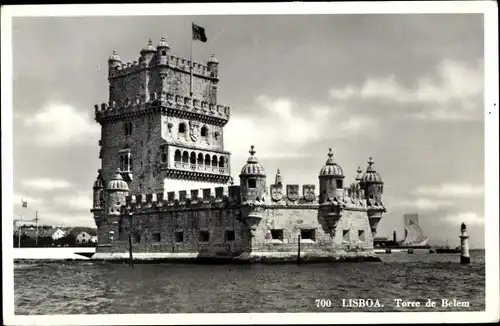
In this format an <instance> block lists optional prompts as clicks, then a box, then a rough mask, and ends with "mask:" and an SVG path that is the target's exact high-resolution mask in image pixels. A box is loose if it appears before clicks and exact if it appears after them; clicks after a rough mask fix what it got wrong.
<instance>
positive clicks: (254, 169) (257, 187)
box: [240, 145, 266, 202]
mask: <svg viewBox="0 0 500 326" xmlns="http://www.w3.org/2000/svg"><path fill="white" fill-rule="evenodd" d="M254 148H255V147H254V146H253V145H252V146H251V147H250V151H249V153H250V157H249V158H248V160H247V164H245V165H244V166H243V169H241V174H240V187H241V201H242V202H246V201H263V199H264V195H265V194H266V172H265V171H264V168H263V167H262V165H260V163H259V161H258V159H257V157H255V153H256V152H255V150H254Z"/></svg>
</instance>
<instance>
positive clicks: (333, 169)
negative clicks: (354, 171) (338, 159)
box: [319, 148, 344, 178]
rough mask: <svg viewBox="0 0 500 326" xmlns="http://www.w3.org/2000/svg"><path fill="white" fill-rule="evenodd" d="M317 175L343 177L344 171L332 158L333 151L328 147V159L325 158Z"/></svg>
mask: <svg viewBox="0 0 500 326" xmlns="http://www.w3.org/2000/svg"><path fill="white" fill-rule="evenodd" d="M319 176H320V177H323V176H331V177H338V178H343V177H344V172H343V171H342V168H341V167H340V165H338V164H337V163H335V160H334V159H333V153H332V149H331V148H330V149H329V152H328V159H327V160H326V164H325V166H323V167H322V168H321V170H320V171H319Z"/></svg>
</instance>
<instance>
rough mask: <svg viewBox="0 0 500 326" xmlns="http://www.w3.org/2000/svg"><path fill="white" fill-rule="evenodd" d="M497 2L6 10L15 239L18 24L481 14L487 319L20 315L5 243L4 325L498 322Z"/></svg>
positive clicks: (6, 170)
mask: <svg viewBox="0 0 500 326" xmlns="http://www.w3.org/2000/svg"><path fill="white" fill-rule="evenodd" d="M497 9H498V8H497V6H496V3H495V2H493V1H456V2H455V1H446V2H438V1H436V2H425V1H422V2H418V1H415V2H389V3H387V2H386V3H384V2H380V3H378V2H348V3H238V4H216V3H206V4H140V5H134V4H127V5H109V4H106V5H50V6H48V5H41V6H4V7H3V8H2V17H1V24H2V29H1V32H2V34H1V36H2V38H1V45H2V46H1V51H2V52H1V55H2V75H1V81H2V84H1V85H2V98H1V101H2V140H1V141H2V202H3V203H4V205H2V216H3V217H4V218H3V219H2V229H3V234H2V235H3V238H4V239H12V231H13V230H12V227H13V226H12V220H11V219H10V218H9V217H11V216H14V215H13V207H12V195H13V160H12V155H13V133H12V33H11V26H12V17H20V16H23V17H28V16H30V17H43V16H52V17H61V16H141V15H187V14H189V15H215V14H218V15H221V14H224V15H226V14H267V15H272V14H280V15H282V14H329V13H330V14H349V13H351V14H353V13H356V14H361V13H363V14H368V13H372V14H375V13H379V14H382V13H384V14H401V13H413V14H416V13H482V14H484V31H485V248H487V250H485V260H486V295H485V299H486V311H484V312H401V313H382V312H379V313H370V312H352V313H351V312H350V313H326V312H325V313H248V314H121V315H44V316H15V315H14V280H13V273H14V266H13V248H12V242H11V240H9V241H3V244H2V245H3V248H2V249H3V250H2V254H3V260H2V269H3V305H4V306H3V308H4V309H3V311H4V322H5V324H17V325H21V324H23V325H24V324H30V325H47V324H50V325H118V324H121V325H132V324H135V325H160V324H178V325H183V324H242V323H245V324H249V323H252V324H262V323H263V324H278V323H279V324H286V323H290V324H300V323H305V324H335V323H344V324H350V323H371V324H375V323H383V324H386V323H396V322H399V323H415V322H418V323H431V322H432V323H449V322H455V323H467V322H488V321H495V320H496V321H498V316H499V306H500V303H499V292H498V289H499V234H498V230H499V218H498V217H499V210H498V198H499V192H498V169H499V163H498V121H499V116H498V86H499V85H498V15H497Z"/></svg>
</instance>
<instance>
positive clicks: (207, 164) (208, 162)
mask: <svg viewBox="0 0 500 326" xmlns="http://www.w3.org/2000/svg"><path fill="white" fill-rule="evenodd" d="M205 165H206V166H210V155H208V154H207V155H205Z"/></svg>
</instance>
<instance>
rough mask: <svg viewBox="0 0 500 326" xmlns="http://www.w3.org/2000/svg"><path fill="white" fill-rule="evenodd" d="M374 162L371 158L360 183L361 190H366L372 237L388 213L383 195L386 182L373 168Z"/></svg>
mask: <svg viewBox="0 0 500 326" xmlns="http://www.w3.org/2000/svg"><path fill="white" fill-rule="evenodd" d="M373 164H374V162H373V160H372V158H371V157H370V160H369V161H368V167H367V168H366V172H365V173H364V174H363V177H362V178H361V181H360V186H361V189H363V190H364V193H365V197H366V205H367V214H368V219H369V221H370V228H371V231H372V235H373V236H375V235H376V234H377V226H378V223H379V222H380V220H381V219H382V214H383V213H385V212H386V209H385V207H384V204H383V203H382V194H383V192H384V182H383V181H382V177H381V176H380V174H379V173H378V172H377V171H375V169H374V168H373V166H372V165H373Z"/></svg>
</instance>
